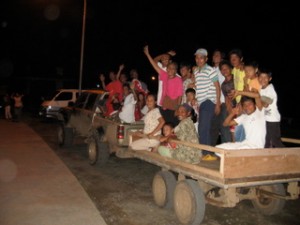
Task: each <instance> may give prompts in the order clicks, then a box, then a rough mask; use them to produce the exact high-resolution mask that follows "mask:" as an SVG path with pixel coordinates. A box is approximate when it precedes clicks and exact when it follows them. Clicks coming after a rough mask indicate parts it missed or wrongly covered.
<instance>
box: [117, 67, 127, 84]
mask: <svg viewBox="0 0 300 225" xmlns="http://www.w3.org/2000/svg"><path fill="white" fill-rule="evenodd" d="M124 67H125V65H124V64H121V65H120V66H119V71H118V73H117V80H120V75H121V72H122V70H123V69H124Z"/></svg>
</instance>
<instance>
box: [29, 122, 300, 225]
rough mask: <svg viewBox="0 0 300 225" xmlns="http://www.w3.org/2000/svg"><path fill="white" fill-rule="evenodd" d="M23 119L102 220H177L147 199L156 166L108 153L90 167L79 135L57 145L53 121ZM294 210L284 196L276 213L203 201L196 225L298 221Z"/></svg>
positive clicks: (114, 223) (141, 224) (146, 224)
mask: <svg viewBox="0 0 300 225" xmlns="http://www.w3.org/2000/svg"><path fill="white" fill-rule="evenodd" d="M28 123H29V124H30V126H31V127H33V128H34V129H35V130H36V131H37V132H38V133H39V134H40V135H41V137H42V138H43V139H44V140H45V141H46V142H47V143H48V145H49V146H50V147H51V148H52V149H53V151H54V152H55V153H56V154H57V155H58V156H59V157H60V158H61V159H62V160H63V161H64V163H65V164H66V165H67V166H68V167H69V168H70V170H71V171H72V172H73V173H74V175H75V176H76V177H77V179H78V180H79V182H80V183H81V185H82V186H83V188H84V189H85V190H86V191H87V193H88V194H89V196H90V197H91V199H92V200H93V202H94V204H95V205H96V207H97V208H98V209H99V211H100V212H101V215H102V216H103V218H104V219H105V221H106V223H107V224H108V225H124V224H126V225H131V224H132V225H150V224H151V225H177V224H178V220H177V219H176V216H175V215H174V213H173V211H172V210H167V209H161V208H159V207H158V206H156V205H155V204H154V202H153V197H152V192H151V182H152V178H153V176H154V175H155V173H156V172H158V171H159V170H160V168H159V167H156V166H154V165H152V164H149V163H146V162H143V161H140V160H138V159H119V158H117V157H114V156H112V157H111V159H110V160H109V162H108V163H107V164H106V165H105V166H99V165H95V166H90V165H89V164H88V160H87V152H86V145H85V144H84V143H83V141H82V140H78V141H77V142H76V143H75V144H74V146H73V147H72V148H59V147H58V145H57V142H56V126H57V125H56V124H55V123H40V122H38V121H36V120H30V121H28ZM299 209H300V200H299V199H298V200H293V201H287V203H286V206H285V208H284V209H283V211H282V212H281V213H280V214H278V215H274V216H270V217H269V216H264V215H261V214H260V213H259V212H256V211H255V210H254V208H253V206H252V204H251V202H250V201H243V202H240V203H239V204H238V205H237V206H236V207H234V208H219V207H214V206H211V205H207V206H206V213H205V218H204V221H203V223H202V225H266V224H268V225H298V224H300V214H299Z"/></svg>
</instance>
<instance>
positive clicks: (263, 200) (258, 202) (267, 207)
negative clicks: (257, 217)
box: [252, 184, 286, 215]
mask: <svg viewBox="0 0 300 225" xmlns="http://www.w3.org/2000/svg"><path fill="white" fill-rule="evenodd" d="M263 191H268V192H273V193H276V194H279V195H283V196H285V195H286V192H285V189H284V186H283V184H273V185H265V186H259V187H257V188H256V199H253V200H252V204H253V206H254V208H255V209H257V210H259V211H260V212H261V213H262V214H264V215H274V214H276V213H279V212H280V211H281V210H282V209H283V207H284V205H285V199H280V198H274V197H270V196H267V195H264V193H263Z"/></svg>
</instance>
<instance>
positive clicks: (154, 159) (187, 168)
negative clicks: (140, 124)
mask: <svg viewBox="0 0 300 225" xmlns="http://www.w3.org/2000/svg"><path fill="white" fill-rule="evenodd" d="M133 155H134V157H135V158H139V159H142V160H145V161H148V162H150V163H153V164H156V165H158V166H161V167H164V168H167V169H172V171H175V172H178V171H181V172H182V173H183V174H184V175H187V174H188V175H189V176H192V177H193V178H201V179H203V178H208V179H215V180H217V181H218V182H221V180H222V175H221V174H220V172H219V164H220V162H219V161H218V160H217V161H212V162H203V161H202V162H200V163H199V164H196V165H193V164H190V163H185V162H182V161H179V160H176V159H172V158H167V157H164V156H161V155H159V154H157V153H153V152H149V151H144V150H138V151H133Z"/></svg>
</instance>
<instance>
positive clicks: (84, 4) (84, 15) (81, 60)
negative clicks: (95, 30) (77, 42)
mask: <svg viewBox="0 0 300 225" xmlns="http://www.w3.org/2000/svg"><path fill="white" fill-rule="evenodd" d="M86 1H87V0H83V16H82V31H81V50H80V69H79V88H78V89H79V95H81V90H82V87H81V85H82V71H83V53H84V36H85V21H86Z"/></svg>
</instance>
